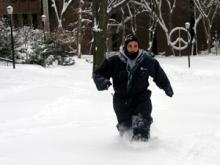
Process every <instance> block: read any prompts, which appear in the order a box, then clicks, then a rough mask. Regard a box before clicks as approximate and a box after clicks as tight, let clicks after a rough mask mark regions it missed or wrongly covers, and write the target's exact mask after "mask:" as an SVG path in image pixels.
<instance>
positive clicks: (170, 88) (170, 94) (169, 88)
mask: <svg viewBox="0 0 220 165" xmlns="http://www.w3.org/2000/svg"><path fill="white" fill-rule="evenodd" d="M165 93H166V95H167V96H169V97H172V96H173V94H174V93H173V89H172V87H171V86H168V87H167V88H166V89H165Z"/></svg>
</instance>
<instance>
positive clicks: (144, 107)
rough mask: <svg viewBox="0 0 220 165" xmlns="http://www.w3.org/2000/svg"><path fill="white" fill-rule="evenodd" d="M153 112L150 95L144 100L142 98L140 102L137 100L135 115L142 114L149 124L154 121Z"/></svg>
mask: <svg viewBox="0 0 220 165" xmlns="http://www.w3.org/2000/svg"><path fill="white" fill-rule="evenodd" d="M137 101H138V100H137ZM151 112H152V103H151V100H150V97H145V98H144V100H142V99H141V101H140V102H136V108H135V109H134V115H138V114H141V116H142V117H143V119H145V120H146V121H147V122H148V123H149V124H151V123H152V121H153V119H152V117H151Z"/></svg>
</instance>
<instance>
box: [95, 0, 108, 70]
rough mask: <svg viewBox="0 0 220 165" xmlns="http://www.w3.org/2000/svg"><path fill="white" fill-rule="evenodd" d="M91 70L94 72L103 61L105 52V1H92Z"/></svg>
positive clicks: (106, 18) (106, 17)
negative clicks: (92, 38)
mask: <svg viewBox="0 0 220 165" xmlns="http://www.w3.org/2000/svg"><path fill="white" fill-rule="evenodd" d="M92 12H93V37H94V40H93V48H92V53H93V70H95V69H96V68H97V67H98V66H99V65H100V64H101V63H102V62H103V60H104V57H105V53H106V50H107V46H106V35H107V21H108V16H107V1H97V0H93V3H92Z"/></svg>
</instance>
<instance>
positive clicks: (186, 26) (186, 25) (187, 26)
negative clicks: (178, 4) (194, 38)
mask: <svg viewBox="0 0 220 165" xmlns="http://www.w3.org/2000/svg"><path fill="white" fill-rule="evenodd" d="M185 28H186V30H187V31H188V32H189V28H190V23H189V22H186V23H185ZM190 43H191V41H190ZM188 67H189V68H190V53H188Z"/></svg>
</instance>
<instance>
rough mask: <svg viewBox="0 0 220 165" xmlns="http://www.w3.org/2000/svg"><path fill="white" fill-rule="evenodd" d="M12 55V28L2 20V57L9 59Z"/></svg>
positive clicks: (0, 45) (0, 29) (0, 28)
mask: <svg viewBox="0 0 220 165" xmlns="http://www.w3.org/2000/svg"><path fill="white" fill-rule="evenodd" d="M10 54H11V40H10V28H9V27H8V26H7V25H6V21H5V20H4V19H2V20H0V56H1V57H4V58H9V56H10Z"/></svg>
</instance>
